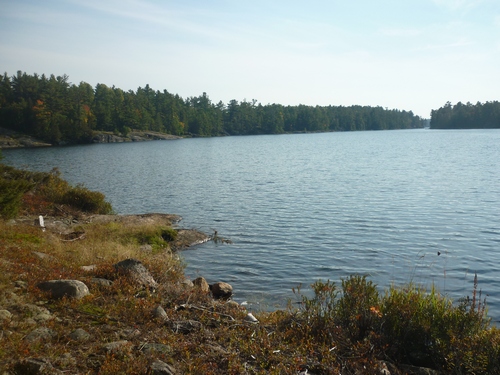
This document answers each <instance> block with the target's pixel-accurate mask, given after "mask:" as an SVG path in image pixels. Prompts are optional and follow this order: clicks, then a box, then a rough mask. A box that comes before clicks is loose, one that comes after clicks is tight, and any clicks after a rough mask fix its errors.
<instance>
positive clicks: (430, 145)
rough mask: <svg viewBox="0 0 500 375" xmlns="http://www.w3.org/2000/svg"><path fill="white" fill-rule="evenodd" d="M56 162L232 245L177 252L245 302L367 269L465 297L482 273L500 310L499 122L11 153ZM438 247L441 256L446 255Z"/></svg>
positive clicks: (267, 304) (31, 164) (190, 267)
mask: <svg viewBox="0 0 500 375" xmlns="http://www.w3.org/2000/svg"><path fill="white" fill-rule="evenodd" d="M3 155H4V157H5V160H4V162H6V163H7V164H10V165H14V166H16V167H24V168H27V169H31V170H43V171H49V170H50V169H51V168H53V167H58V168H59V169H60V170H61V171H62V173H63V177H64V178H66V179H67V180H69V181H70V182H72V183H84V184H85V185H86V186H87V187H89V188H91V189H95V190H99V191H102V192H104V193H105V194H106V196H107V198H108V199H109V200H110V201H111V203H112V204H113V206H114V208H115V211H116V212H117V213H144V212H164V213H175V214H179V215H181V216H182V217H183V221H182V222H181V226H184V227H190V228H198V229H200V230H202V231H205V232H207V233H213V230H217V231H218V233H219V235H221V236H224V237H226V238H229V239H231V240H232V241H233V242H234V243H233V244H232V245H222V244H214V243H207V244H204V245H201V246H198V247H196V248H191V249H190V250H187V251H185V252H183V253H182V256H183V258H184V259H185V262H186V264H187V269H186V273H187V275H188V276H190V277H191V278H196V277H197V276H200V275H202V276H204V277H205V278H206V279H207V280H208V281H209V283H210V282H215V281H226V282H228V283H230V284H232V285H233V287H234V289H235V300H236V301H238V302H244V301H246V302H247V303H248V305H249V307H250V309H254V310H259V309H269V308H274V307H282V306H284V305H285V304H286V301H287V300H288V299H292V301H295V300H297V298H296V297H295V296H294V294H293V293H292V288H294V287H297V286H298V285H300V284H302V285H303V289H307V287H308V286H309V285H310V284H311V283H312V282H314V281H315V280H317V279H323V280H326V279H330V280H335V281H338V280H340V279H341V278H343V277H347V276H348V275H350V274H364V275H368V277H369V278H370V279H371V280H373V281H374V282H375V283H376V284H378V285H379V286H380V287H381V289H384V288H387V287H388V286H390V285H391V284H404V283H408V282H415V283H419V284H423V285H424V286H427V287H430V286H431V285H433V284H434V285H436V286H437V287H438V288H439V290H440V291H441V292H442V293H445V294H447V295H448V296H450V297H452V298H454V299H458V298H460V297H464V296H466V295H471V292H472V288H473V279H474V273H475V272H477V274H478V279H479V287H480V288H481V289H482V291H483V296H484V295H487V301H488V304H489V313H490V316H492V317H493V318H494V319H495V320H499V319H500V283H499V281H500V273H499V270H498V265H499V262H500V215H499V214H500V164H499V161H500V131H499V130H460V131H458V130H457V131H453V130H448V131H440V130H423V129H421V130H397V131H380V132H346V133H324V134H297V135H272V136H246V137H225V138H198V139H182V140H175V141H155V142H145V143H128V144H99V145H88V146H75V147H61V148H45V149H26V150H4V151H3ZM439 254H440V255H439Z"/></svg>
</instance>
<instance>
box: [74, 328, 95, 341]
mask: <svg viewBox="0 0 500 375" xmlns="http://www.w3.org/2000/svg"><path fill="white" fill-rule="evenodd" d="M69 337H70V339H71V340H75V341H87V340H89V339H90V333H88V332H87V331H85V330H84V329H83V328H77V329H75V330H74V331H73V332H71V333H70V334H69Z"/></svg>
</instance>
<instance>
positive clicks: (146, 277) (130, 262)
mask: <svg viewBox="0 0 500 375" xmlns="http://www.w3.org/2000/svg"><path fill="white" fill-rule="evenodd" d="M114 267H115V269H116V270H117V271H121V272H124V273H125V274H127V275H129V276H130V277H131V278H132V279H133V280H135V282H136V283H138V284H142V285H144V286H146V287H149V288H156V287H157V286H158V283H157V282H156V281H155V280H154V279H153V276H151V274H150V273H149V271H148V270H147V269H146V267H144V265H143V264H142V263H141V262H140V261H138V260H137V259H132V258H129V259H125V260H123V261H121V262H118V263H116V264H115V265H114Z"/></svg>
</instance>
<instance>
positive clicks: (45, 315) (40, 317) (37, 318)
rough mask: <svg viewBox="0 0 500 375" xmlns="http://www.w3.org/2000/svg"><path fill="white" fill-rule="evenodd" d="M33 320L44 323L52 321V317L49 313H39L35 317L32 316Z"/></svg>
mask: <svg viewBox="0 0 500 375" xmlns="http://www.w3.org/2000/svg"><path fill="white" fill-rule="evenodd" d="M33 319H34V320H35V322H37V323H40V322H46V321H47V320H52V319H54V317H53V316H52V315H51V314H50V313H40V314H38V315H37V316H34V317H33Z"/></svg>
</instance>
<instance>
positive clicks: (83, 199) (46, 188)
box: [0, 164, 112, 218]
mask: <svg viewBox="0 0 500 375" xmlns="http://www.w3.org/2000/svg"><path fill="white" fill-rule="evenodd" d="M54 204H64V205H68V206H70V207H72V208H73V209H76V210H81V211H84V212H88V213H96V214H109V213H111V212H112V207H111V204H110V203H109V202H107V201H106V200H105V197H104V195H103V194H102V193H100V192H94V191H91V190H88V189H87V188H85V187H84V186H82V185H78V186H75V187H73V186H71V185H70V184H69V183H68V182H67V181H65V180H63V179H62V178H61V177H60V172H59V170H57V168H54V169H53V170H52V171H50V172H48V173H47V172H30V171H25V170H19V169H15V168H12V167H9V166H6V165H3V164H0V216H1V217H3V218H13V217H15V216H17V215H18V213H19V210H20V209H25V210H26V211H27V212H28V213H29V212H32V211H33V210H35V211H36V210H40V209H41V208H43V209H44V210H47V209H49V208H48V207H49V206H51V205H52V206H53V205H54ZM30 205H31V207H30ZM37 213H41V212H37Z"/></svg>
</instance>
